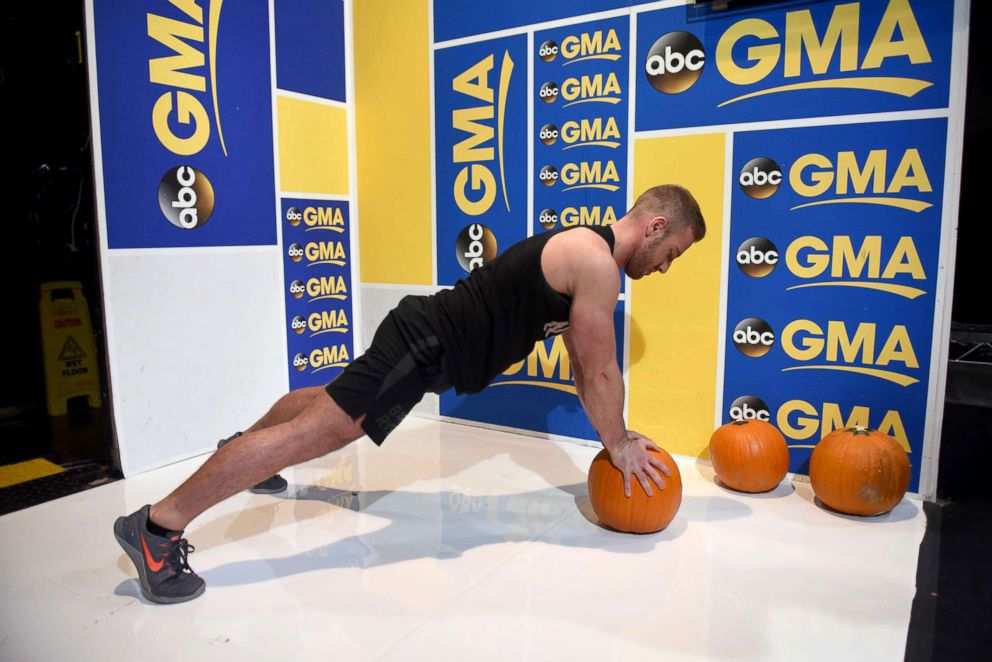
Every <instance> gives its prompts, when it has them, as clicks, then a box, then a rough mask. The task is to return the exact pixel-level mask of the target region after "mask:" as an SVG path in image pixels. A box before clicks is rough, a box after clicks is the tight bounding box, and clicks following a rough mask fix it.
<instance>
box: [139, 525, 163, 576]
mask: <svg viewBox="0 0 992 662" xmlns="http://www.w3.org/2000/svg"><path fill="white" fill-rule="evenodd" d="M140 535H141V546H142V547H144V548H145V561H146V562H147V563H148V567H149V568H151V569H152V572H158V571H159V570H161V569H162V566H163V565H165V557H163V558H162V560H161V561H156V560H155V558H154V557H153V556H152V553H151V551H149V549H148V543H147V542H145V534H144V533H142V534H140Z"/></svg>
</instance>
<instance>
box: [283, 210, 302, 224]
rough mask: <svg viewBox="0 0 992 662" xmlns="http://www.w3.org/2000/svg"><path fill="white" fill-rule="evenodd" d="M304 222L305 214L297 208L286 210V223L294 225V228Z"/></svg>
mask: <svg viewBox="0 0 992 662" xmlns="http://www.w3.org/2000/svg"><path fill="white" fill-rule="evenodd" d="M301 221H303V212H301V211H300V210H299V209H297V208H296V207H290V208H289V209H287V210H286V222H287V223H289V224H290V225H292V226H293V227H294V228H295V227H296V226H298V225H299V224H300V222H301Z"/></svg>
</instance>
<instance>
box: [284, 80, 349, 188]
mask: <svg viewBox="0 0 992 662" xmlns="http://www.w3.org/2000/svg"><path fill="white" fill-rule="evenodd" d="M277 107H278V112H279V187H280V189H281V190H282V191H290V192H293V193H321V194H327V195H348V115H347V111H346V110H345V109H344V108H341V107H337V106H329V105H327V104H322V103H315V102H313V101H303V100H301V99H294V98H291V97H285V96H279V97H278V106H277Z"/></svg>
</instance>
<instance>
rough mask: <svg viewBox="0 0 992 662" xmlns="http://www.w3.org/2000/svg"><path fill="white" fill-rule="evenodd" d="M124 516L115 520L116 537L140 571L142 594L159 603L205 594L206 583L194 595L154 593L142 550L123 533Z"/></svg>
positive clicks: (180, 600) (171, 602)
mask: <svg viewBox="0 0 992 662" xmlns="http://www.w3.org/2000/svg"><path fill="white" fill-rule="evenodd" d="M124 519H125V518H123V517H118V518H117V521H116V522H114V537H115V538H117V544H118V545H120V546H121V549H123V550H124V553H125V554H127V556H128V558H129V559H131V563H133V564H134V567H135V569H136V570H137V571H138V586H139V587H141V595H142V596H144V598H145V599H146V600H148V601H149V602H155V603H158V604H166V605H170V604H176V603H179V602H188V601H189V600H192V599H194V598H198V597H200V596H201V595H203V591H204V590H206V588H207V586H206V584H204V585H203V586H201V587H200V589H199V590H198V591H197V592H196V593H193V594H192V595H184V596H180V597H174V598H170V597H159V596H157V595H155V594H154V593H152V589H151V586H150V585H149V584H148V577H147V575H146V574H145V559H144V556H142V553H141V550H140V549H137V548H136V547H134V546H132V545H131V544H130V543H129V542H128V541H127V539H125V538H124V536H123V535H122V533H123V528H124Z"/></svg>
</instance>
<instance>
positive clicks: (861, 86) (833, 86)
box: [717, 76, 933, 108]
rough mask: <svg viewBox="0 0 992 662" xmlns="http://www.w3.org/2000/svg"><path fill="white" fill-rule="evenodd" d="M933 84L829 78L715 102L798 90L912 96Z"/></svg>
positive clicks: (894, 79)
mask: <svg viewBox="0 0 992 662" xmlns="http://www.w3.org/2000/svg"><path fill="white" fill-rule="evenodd" d="M931 86H933V83H930V82H928V81H925V80H918V79H916V78H899V77H896V76H867V77H864V78H831V79H829V80H814V81H809V82H807V83H793V84H791V85H779V86H778V87H772V88H769V89H767V90H758V91H757V92H750V93H748V94H742V95H741V96H739V97H734V98H733V99H727V100H726V101H724V102H723V103H720V104H717V108H723V107H724V106H727V105H730V104H732V103H737V102H738V101H744V100H745V99H753V98H755V97H762V96H765V95H768V94H779V93H780V92H798V91H800V90H869V91H873V92H888V93H889V94H898V95H900V96H904V97H913V96H915V95H916V94H917V93H919V92H921V91H923V90H925V89H926V88H928V87H931Z"/></svg>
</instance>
